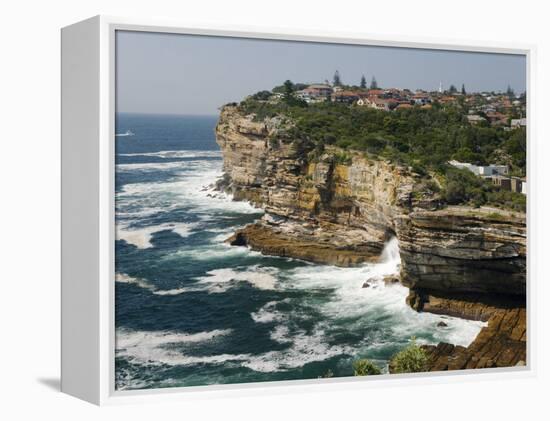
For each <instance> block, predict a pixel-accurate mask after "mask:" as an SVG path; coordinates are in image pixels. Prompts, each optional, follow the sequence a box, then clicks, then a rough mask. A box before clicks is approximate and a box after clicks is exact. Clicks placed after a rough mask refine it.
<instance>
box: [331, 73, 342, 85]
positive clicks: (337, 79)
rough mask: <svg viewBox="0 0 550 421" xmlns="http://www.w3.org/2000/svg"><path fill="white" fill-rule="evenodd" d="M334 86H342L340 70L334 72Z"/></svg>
mask: <svg viewBox="0 0 550 421" xmlns="http://www.w3.org/2000/svg"><path fill="white" fill-rule="evenodd" d="M332 84H333V85H334V86H342V79H340V72H339V71H338V70H336V71H335V72H334V77H333V78H332Z"/></svg>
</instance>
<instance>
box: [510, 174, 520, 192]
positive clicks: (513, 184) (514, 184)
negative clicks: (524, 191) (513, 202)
mask: <svg viewBox="0 0 550 421" xmlns="http://www.w3.org/2000/svg"><path fill="white" fill-rule="evenodd" d="M522 184H523V180H522V179H521V178H518V177H511V178H510V190H512V191H513V192H516V193H521V187H522Z"/></svg>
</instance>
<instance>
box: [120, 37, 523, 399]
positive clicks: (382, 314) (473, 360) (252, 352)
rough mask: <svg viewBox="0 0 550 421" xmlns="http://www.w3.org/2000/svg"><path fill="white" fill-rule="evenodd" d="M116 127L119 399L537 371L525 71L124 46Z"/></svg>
mask: <svg viewBox="0 0 550 421" xmlns="http://www.w3.org/2000/svg"><path fill="white" fill-rule="evenodd" d="M115 122H116V130H115V139H114V142H115V148H116V191H115V195H116V197H115V199H116V200H115V206H116V221H115V222H116V244H115V249H116V253H115V260H116V261H115V268H116V273H115V275H114V276H115V324H116V340H115V342H116V344H115V346H116V349H115V371H116V373H115V374H116V376H115V377H116V378H115V387H116V390H135V389H153V388H168V387H187V386H205V385H221V384H237V383H256V382H273V381H283V380H304V379H328V378H341V377H351V376H366V377H369V378H372V377H375V376H382V377H383V376H393V375H396V374H401V373H425V375H429V373H433V372H440V371H446V370H466V369H486V370H485V371H490V369H493V368H499V367H500V368H502V367H517V366H525V365H526V364H527V363H528V361H527V352H526V344H527V339H528V337H527V332H526V310H527V309H526V278H527V277H526V239H527V238H526V237H527V232H526V203H527V186H528V180H527V178H526V176H527V160H526V151H527V147H526V142H527V140H526V129H527V124H528V116H527V92H526V57H525V56H524V55H515V54H495V53H481V52H467V51H444V50H429V49H413V48H396V47H377V46H368V45H346V44H337V43H316V42H295V41H279V40H267V39H247V38H236V37H219V36H195V35H185V34H163V33H152V32H138V31H118V32H117V33H116V115H115ZM476 372H477V371H476ZM379 378H380V377H379Z"/></svg>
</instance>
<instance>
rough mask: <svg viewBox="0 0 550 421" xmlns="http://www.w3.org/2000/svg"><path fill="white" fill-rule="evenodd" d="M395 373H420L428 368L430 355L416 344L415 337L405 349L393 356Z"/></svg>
mask: <svg viewBox="0 0 550 421" xmlns="http://www.w3.org/2000/svg"><path fill="white" fill-rule="evenodd" d="M391 365H392V367H393V372H394V373H419V372H422V371H426V370H427V366H428V357H427V355H426V352H425V351H424V350H423V349H422V348H420V347H419V346H418V345H417V344H416V340H415V338H412V340H411V343H410V344H409V345H408V346H407V347H406V348H405V349H403V350H401V351H399V352H398V353H397V354H395V356H394V357H393V358H392V361H391Z"/></svg>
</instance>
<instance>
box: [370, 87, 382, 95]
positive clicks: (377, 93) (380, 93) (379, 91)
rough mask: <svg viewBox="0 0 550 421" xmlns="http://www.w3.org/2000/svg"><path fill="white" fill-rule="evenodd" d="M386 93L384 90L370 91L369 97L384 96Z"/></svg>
mask: <svg viewBox="0 0 550 421" xmlns="http://www.w3.org/2000/svg"><path fill="white" fill-rule="evenodd" d="M382 95H384V91H383V90H382V89H369V96H382Z"/></svg>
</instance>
